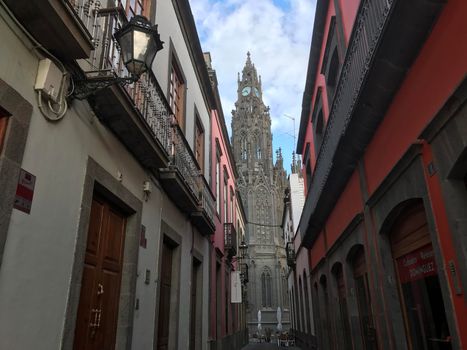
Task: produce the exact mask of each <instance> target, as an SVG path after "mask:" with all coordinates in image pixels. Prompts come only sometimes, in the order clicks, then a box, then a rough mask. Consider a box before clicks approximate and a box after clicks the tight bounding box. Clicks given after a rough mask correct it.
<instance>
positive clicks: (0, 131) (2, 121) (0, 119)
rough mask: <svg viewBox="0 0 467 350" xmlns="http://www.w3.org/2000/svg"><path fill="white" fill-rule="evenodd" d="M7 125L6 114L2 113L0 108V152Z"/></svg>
mask: <svg viewBox="0 0 467 350" xmlns="http://www.w3.org/2000/svg"><path fill="white" fill-rule="evenodd" d="M7 125H8V115H7V114H6V112H4V111H3V109H2V107H0V152H1V151H2V147H3V140H4V139H5V135H6V127H7Z"/></svg>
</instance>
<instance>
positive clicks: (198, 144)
mask: <svg viewBox="0 0 467 350" xmlns="http://www.w3.org/2000/svg"><path fill="white" fill-rule="evenodd" d="M195 157H196V160H197V161H198V165H199V167H200V169H201V172H202V173H203V174H204V128H203V124H202V123H201V120H200V119H199V116H198V114H197V113H195Z"/></svg>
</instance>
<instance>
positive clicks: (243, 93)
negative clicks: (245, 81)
mask: <svg viewBox="0 0 467 350" xmlns="http://www.w3.org/2000/svg"><path fill="white" fill-rule="evenodd" d="M250 92H251V87H249V86H245V87H244V88H243V90H242V95H243V96H246V95H249V94H250Z"/></svg>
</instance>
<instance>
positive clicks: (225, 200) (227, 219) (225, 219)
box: [223, 172, 229, 222]
mask: <svg viewBox="0 0 467 350" xmlns="http://www.w3.org/2000/svg"><path fill="white" fill-rule="evenodd" d="M226 175H227V173H225V172H224V198H223V200H224V222H229V215H228V211H227V197H228V192H227V176H226Z"/></svg>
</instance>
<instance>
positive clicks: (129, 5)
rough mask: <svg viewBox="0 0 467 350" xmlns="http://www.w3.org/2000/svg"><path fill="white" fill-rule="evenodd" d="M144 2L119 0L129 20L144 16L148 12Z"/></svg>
mask: <svg viewBox="0 0 467 350" xmlns="http://www.w3.org/2000/svg"><path fill="white" fill-rule="evenodd" d="M145 2H146V1H144V0H118V3H119V5H120V6H121V7H122V8H123V9H124V10H125V13H126V14H127V17H128V19H130V18H131V17H133V16H136V15H144V14H145V13H146V12H145V10H146V3H145Z"/></svg>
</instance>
